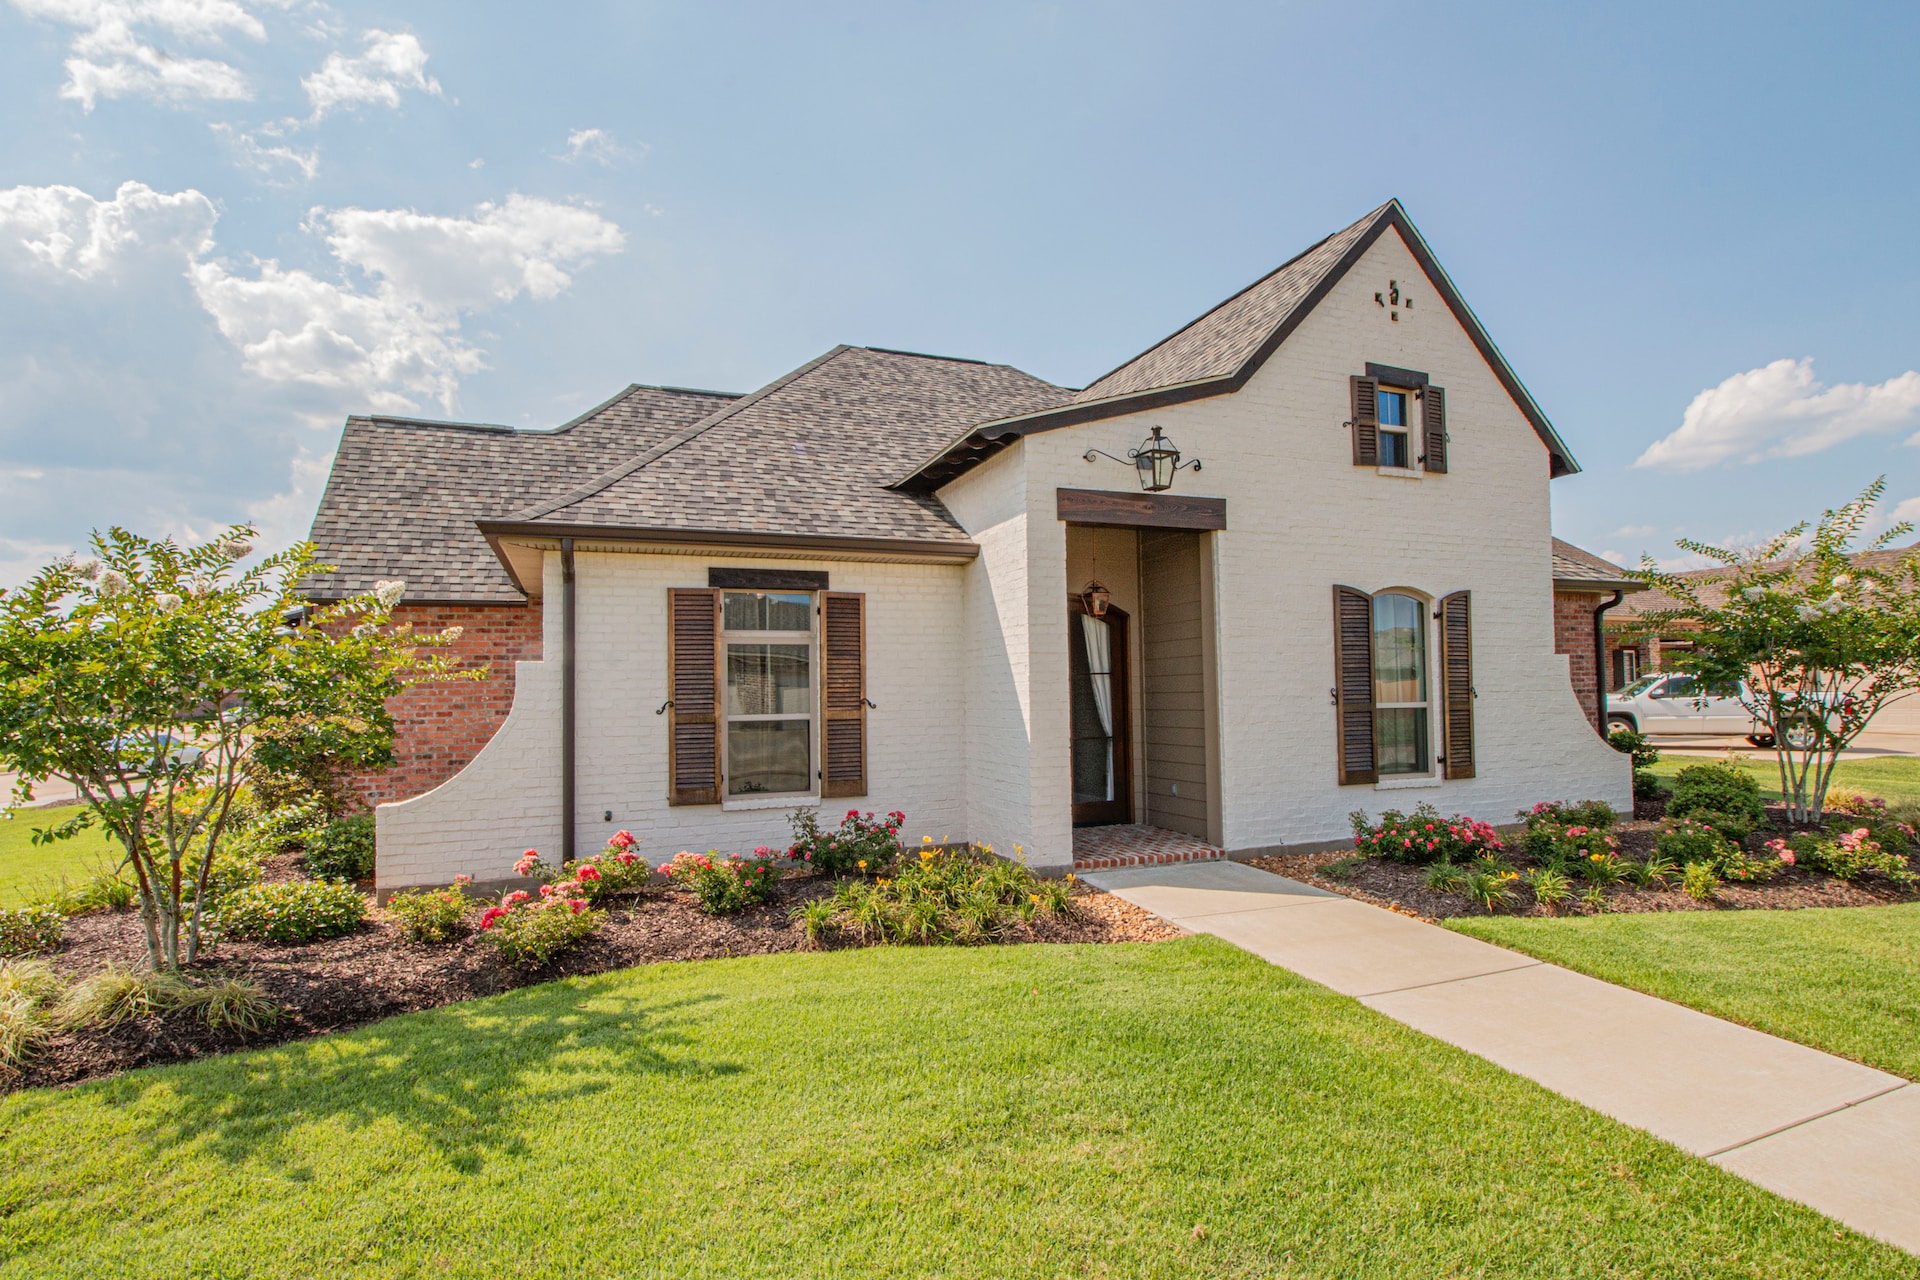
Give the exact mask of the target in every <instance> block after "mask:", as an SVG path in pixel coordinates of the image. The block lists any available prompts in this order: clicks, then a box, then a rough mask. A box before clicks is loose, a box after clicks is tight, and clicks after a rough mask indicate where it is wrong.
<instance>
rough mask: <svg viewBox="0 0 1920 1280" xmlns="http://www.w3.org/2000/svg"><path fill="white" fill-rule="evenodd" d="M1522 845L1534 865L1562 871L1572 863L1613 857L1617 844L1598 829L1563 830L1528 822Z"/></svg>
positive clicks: (1538, 821)
mask: <svg viewBox="0 0 1920 1280" xmlns="http://www.w3.org/2000/svg"><path fill="white" fill-rule="evenodd" d="M1523 844H1524V846H1525V848H1526V851H1527V854H1528V855H1529V856H1530V857H1532V858H1533V859H1534V861H1536V862H1538V863H1540V864H1541V865H1542V866H1546V867H1552V868H1553V869H1554V870H1556V871H1565V870H1567V869H1568V867H1570V866H1571V865H1573V864H1574V863H1579V862H1585V861H1587V860H1588V859H1590V858H1611V857H1613V856H1614V850H1615V849H1616V848H1617V847H1618V845H1619V841H1617V840H1615V839H1614V838H1613V837H1612V836H1611V835H1609V834H1608V833H1607V832H1606V831H1605V830H1603V829H1602V828H1599V827H1581V826H1562V825H1560V824H1559V823H1557V822H1550V821H1545V820H1540V819H1530V820H1529V821H1528V823H1527V834H1526V836H1525V837H1524V840H1523Z"/></svg>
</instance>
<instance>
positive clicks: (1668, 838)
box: [1654, 818, 1738, 867]
mask: <svg viewBox="0 0 1920 1280" xmlns="http://www.w3.org/2000/svg"><path fill="white" fill-rule="evenodd" d="M1654 849H1655V851H1656V853H1657V854H1658V856H1660V857H1662V858H1665V859H1668V860H1670V861H1672V862H1675V863H1678V864H1679V865H1681V866H1683V867H1684V866H1688V865H1689V864H1692V863H1696V862H1698V863H1702V864H1704V865H1706V866H1708V867H1713V866H1714V865H1716V864H1718V863H1719V862H1720V861H1721V859H1723V858H1726V857H1727V856H1729V855H1730V854H1734V853H1737V852H1738V849H1737V848H1736V847H1735V846H1734V844H1733V842H1732V841H1730V840H1728V839H1727V838H1726V837H1725V836H1723V835H1721V834H1720V833H1719V832H1718V831H1716V830H1714V828H1712V827H1710V826H1708V825H1706V824H1705V823H1703V822H1695V821H1694V820H1693V819H1691V818H1678V819H1675V818H1669V819H1667V821H1666V822H1665V823H1664V824H1663V825H1662V827H1661V830H1660V834H1659V835H1658V836H1657V837H1656V838H1655V840H1654Z"/></svg>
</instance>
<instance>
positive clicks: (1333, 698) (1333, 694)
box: [1327, 689, 1340, 707]
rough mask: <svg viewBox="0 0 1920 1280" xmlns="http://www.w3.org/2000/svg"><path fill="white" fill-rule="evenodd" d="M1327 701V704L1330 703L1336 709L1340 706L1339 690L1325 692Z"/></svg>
mask: <svg viewBox="0 0 1920 1280" xmlns="http://www.w3.org/2000/svg"><path fill="white" fill-rule="evenodd" d="M1327 701H1329V702H1331V703H1332V704H1333V705H1334V706H1336V707H1337V706H1339V705H1340V690H1338V689H1329V690H1327Z"/></svg>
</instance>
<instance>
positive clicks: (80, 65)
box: [13, 0, 267, 111]
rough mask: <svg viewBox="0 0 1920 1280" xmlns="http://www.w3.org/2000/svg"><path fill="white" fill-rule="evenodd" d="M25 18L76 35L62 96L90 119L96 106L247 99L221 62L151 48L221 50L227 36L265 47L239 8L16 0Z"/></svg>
mask: <svg viewBox="0 0 1920 1280" xmlns="http://www.w3.org/2000/svg"><path fill="white" fill-rule="evenodd" d="M13 6H14V8H16V9H18V10H19V11H20V12H21V13H23V14H25V15H26V16H27V17H29V18H40V19H43V20H45V21H48V22H55V23H59V24H60V25H62V26H69V27H74V28H77V30H76V32H75V34H74V37H73V43H72V46H71V50H72V55H73V56H72V57H70V58H68V59H67V64H66V66H67V82H66V84H64V85H62V86H61V88H60V96H61V97H63V98H73V99H75V100H77V101H78V102H79V103H80V105H81V107H82V108H83V109H85V110H87V111H91V110H93V108H94V104H95V103H96V102H97V101H99V99H101V98H120V97H128V96H133V95H140V96H145V97H151V98H160V99H166V100H172V101H182V100H185V99H189V98H213V99H226V100H234V99H244V98H248V97H251V96H252V91H251V89H250V88H249V86H248V84H247V79H246V77H245V76H244V75H243V74H241V72H240V70H239V69H238V68H237V67H234V66H233V65H232V64H231V63H227V62H223V61H221V60H220V59H218V58H199V57H183V56H181V55H179V54H176V53H172V52H169V51H168V50H166V49H164V48H161V47H160V46H159V44H157V43H155V41H156V40H159V39H167V38H170V39H172V40H176V41H188V42H196V43H201V44H208V43H219V42H220V41H221V40H222V39H223V38H224V37H225V36H227V35H229V34H238V35H243V36H246V37H247V38H249V39H252V40H264V39H266V34H267V32H266V28H265V27H264V26H262V25H261V23H260V19H259V18H257V17H255V16H254V14H253V13H252V12H250V11H249V10H248V8H247V7H246V6H245V5H244V4H241V3H239V2H238V0H13Z"/></svg>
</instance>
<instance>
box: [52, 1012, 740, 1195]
mask: <svg viewBox="0 0 1920 1280" xmlns="http://www.w3.org/2000/svg"><path fill="white" fill-rule="evenodd" d="M721 999H723V997H721V996H719V995H708V996H697V997H691V998H686V999H677V1000H647V999H643V998H639V997H634V996H627V995H623V994H620V993H619V992H618V991H617V990H610V989H608V986H607V984H605V983H600V982H594V981H591V980H585V981H567V982H562V983H557V984H552V985H549V986H544V987H529V988H526V989H524V990H521V991H516V992H511V993H508V994H506V995H503V996H499V997H495V998H493V999H489V1000H485V1001H480V1002H476V1003H472V1004H462V1005H452V1006H448V1007H446V1008H442V1009H435V1010H430V1011H428V1012H425V1013H419V1014H412V1015H408V1016H405V1017H401V1018H395V1019H392V1020H389V1021H387V1022H382V1023H377V1024H375V1025H374V1026H371V1027H367V1028H364V1029H362V1030H360V1031H356V1032H348V1033H342V1034H339V1035H334V1036H328V1037H324V1038H322V1039H317V1040H308V1041H302V1042H299V1043H296V1044H290V1045H287V1046H284V1047H281V1048H275V1049H265V1050H260V1051H257V1052H253V1053H242V1054H235V1055H232V1056H230V1057H226V1058H222V1059H217V1060H210V1061H206V1062H201V1063H194V1064H186V1065H182V1066H173V1067H161V1068H155V1069H153V1070H151V1071H142V1072H138V1073H135V1074H132V1075H127V1076H121V1077H118V1078H116V1079H113V1080H107V1081H103V1082H101V1083H100V1084H99V1085H97V1086H83V1088H84V1089H87V1090H89V1091H92V1090H94V1089H97V1090H98V1092H99V1096H100V1097H101V1100H102V1101H104V1102H105V1103H106V1105H107V1106H108V1107H109V1108H111V1109H113V1110H116V1111H120V1112H122V1114H123V1115H125V1114H128V1113H131V1114H132V1115H133V1116H137V1117H138V1121H137V1123H138V1124H139V1132H138V1133H137V1134H135V1135H130V1137H131V1139H132V1140H133V1141H139V1142H143V1143H144V1144H145V1145H146V1147H147V1149H148V1152H147V1153H148V1156H149V1157H156V1156H163V1155H173V1156H177V1155H178V1154H179V1153H181V1152H182V1151H183V1150H190V1151H195V1152H204V1153H207V1154H211V1155H214V1156H217V1157H218V1158H219V1159H221V1160H224V1161H227V1162H229V1163H240V1162H243V1161H248V1160H254V1159H259V1160H262V1161H265V1162H266V1163H267V1164H268V1165H270V1166H274V1167H277V1168H278V1169H279V1171H280V1172H281V1174H282V1175H283V1176H285V1177H288V1178H289V1179H291V1180H294V1181H304V1180H305V1179H306V1178H307V1177H309V1176H311V1173H310V1171H309V1170H308V1169H306V1168H305V1162H306V1159H307V1146H306V1144H305V1143H304V1142H303V1141H302V1139H301V1136H300V1132H299V1131H300V1130H301V1129H303V1128H304V1127H306V1126H309V1125H323V1126H328V1127H330V1128H332V1129H334V1130H336V1131H345V1132H347V1133H348V1134H350V1135H353V1136H354V1137H355V1138H356V1139H359V1140H367V1139H370V1140H372V1141H373V1142H375V1143H377V1144H380V1145H382V1146H383V1147H385V1148H387V1149H388V1150H389V1151H390V1152H391V1153H392V1154H394V1155H398V1154H399V1153H400V1152H401V1151H403V1150H404V1148H405V1146H406V1145H407V1144H408V1143H409V1142H419V1143H422V1144H424V1145H425V1146H427V1147H430V1148H431V1149H433V1150H434V1151H436V1152H438V1153H439V1154H440V1155H441V1156H442V1157H443V1158H444V1159H445V1160H446V1161H447V1163H448V1164H449V1165H450V1166H451V1167H452V1168H454V1169H455V1170H457V1171H458V1172H460V1173H462V1174H468V1175H471V1174H476V1173H478V1172H480V1170H481V1169H482V1168H483V1166H484V1164H485V1161H486V1159H487V1157H488V1156H490V1155H502V1154H520V1153H522V1152H524V1150H525V1147H524V1144H523V1142H522V1140H521V1137H520V1133H521V1130H522V1129H523V1128H524V1127H525V1125H526V1123H527V1122H528V1120H529V1117H531V1116H532V1115H534V1114H535V1113H539V1112H546V1111H551V1110H552V1109H554V1108H556V1107H559V1108H567V1109H570V1110H578V1108H579V1104H581V1103H590V1102H591V1100H592V1099H594V1098H595V1097H597V1096H598V1095H601V1094H604V1093H607V1092H609V1091H611V1090H614V1089H625V1090H632V1089H636V1088H648V1087H651V1085H652V1084H653V1083H657V1081H650V1080H645V1079H642V1080H638V1081H636V1080H635V1077H682V1078H688V1077H691V1078H699V1077H711V1076H730V1075H736V1074H738V1073H740V1072H741V1071H743V1070H744V1068H743V1067H741V1066H740V1065H738V1064H736V1063H730V1062H709V1061H703V1060H701V1059H700V1058H699V1057H697V1056H695V1055H694V1054H693V1053H692V1052H691V1050H692V1048H693V1047H694V1045H695V1044H696V1043H697V1040H696V1037H695V1035H694V1034H693V1032H694V1030H695V1029H696V1028H697V1027H698V1025H699V1024H700V1022H701V1021H702V1020H703V1019H702V1017H701V1016H700V1015H701V1008H700V1007H701V1006H703V1005H711V1004H713V1003H715V1002H717V1001H720V1000H721ZM59 1097H60V1095H49V1096H45V1097H43V1098H42V1099H41V1100H40V1101H39V1102H38V1103H30V1104H29V1105H28V1106H27V1107H25V1108H22V1112H23V1114H21V1115H20V1116H19V1117H18V1118H19V1119H20V1120H23V1121H26V1122H28V1123H31V1121H32V1118H33V1115H34V1112H35V1111H36V1110H38V1108H39V1106H53V1105H57V1104H58V1100H59ZM579 1113H580V1114H585V1112H584V1111H580V1112H579ZM317 1141H324V1139H319V1140H317ZM368 1156H369V1158H376V1153H373V1152H369V1153H368Z"/></svg>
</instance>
